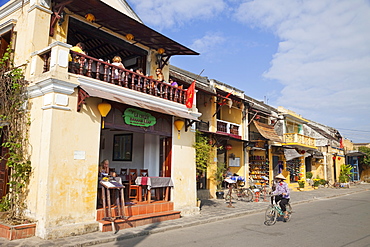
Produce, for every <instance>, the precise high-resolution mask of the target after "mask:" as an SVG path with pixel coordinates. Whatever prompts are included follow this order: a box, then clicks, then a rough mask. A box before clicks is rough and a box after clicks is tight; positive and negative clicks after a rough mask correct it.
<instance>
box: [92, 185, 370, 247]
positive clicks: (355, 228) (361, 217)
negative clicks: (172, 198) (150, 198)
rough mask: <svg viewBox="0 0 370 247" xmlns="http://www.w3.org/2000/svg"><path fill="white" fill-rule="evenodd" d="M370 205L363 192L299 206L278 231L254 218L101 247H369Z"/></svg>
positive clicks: (369, 193) (260, 216) (259, 217)
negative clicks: (289, 219)
mask: <svg viewBox="0 0 370 247" xmlns="http://www.w3.org/2000/svg"><path fill="white" fill-rule="evenodd" d="M369 205H370V191H365V192H361V193H358V194H351V195H347V196H343V197H335V198H329V199H321V200H316V201H313V202H311V203H304V204H298V205H295V206H294V213H293V216H292V219H291V221H290V222H287V223H284V222H283V221H278V222H277V223H276V224H275V225H274V226H265V225H264V224H263V221H264V213H256V214H252V215H247V216H242V217H238V218H233V219H228V220H222V221H218V222H213V223H208V224H204V225H197V226H193V227H188V228H183V229H176V230H173V231H166V232H162V233H158V234H151V235H147V236H140V237H136V238H132V239H126V240H122V241H118V242H112V243H106V244H102V245H97V246H106V247H112V246H123V247H125V246H130V247H131V246H135V247H172V246H189V247H197V246H199V247H200V246H202V247H204V246H213V247H218V246H220V247H221V246H222V247H223V246H246V245H248V246H261V245H263V246H278V245H283V246H292V247H296V246H300V247H306V246H307V247H312V246H321V247H332V246H336V247H339V246H343V247H344V246H348V247H349V246H356V247H360V246H370V234H369V233H370V231H369V229H370V212H369ZM279 243H280V244H279Z"/></svg>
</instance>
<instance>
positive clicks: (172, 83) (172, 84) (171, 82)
mask: <svg viewBox="0 0 370 247" xmlns="http://www.w3.org/2000/svg"><path fill="white" fill-rule="evenodd" d="M169 81H170V85H171V86H173V87H177V86H178V85H179V84H177V82H175V81H173V80H172V79H171V78H170V80H169Z"/></svg>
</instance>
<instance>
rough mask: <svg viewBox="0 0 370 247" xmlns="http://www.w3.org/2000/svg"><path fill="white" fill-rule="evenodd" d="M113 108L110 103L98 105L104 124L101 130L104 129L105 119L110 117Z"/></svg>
mask: <svg viewBox="0 0 370 247" xmlns="http://www.w3.org/2000/svg"><path fill="white" fill-rule="evenodd" d="M111 108H112V106H111V105H110V104H109V103H106V102H103V103H100V104H99V105H98V110H99V112H100V115H101V116H102V117H103V122H102V126H101V128H102V129H104V118H105V117H106V116H107V115H108V113H109V111H110V109H111Z"/></svg>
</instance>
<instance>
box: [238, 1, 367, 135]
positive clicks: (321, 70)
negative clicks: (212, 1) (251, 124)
mask: <svg viewBox="0 0 370 247" xmlns="http://www.w3.org/2000/svg"><path fill="white" fill-rule="evenodd" d="M369 13H370V3H369V1H367V0H352V1H346V0H336V1H333V0H310V1H300V0H290V1H286V0H265V1H247V2H244V3H243V4H241V5H240V6H239V8H238V10H237V11H236V14H235V16H236V18H238V20H239V21H241V22H244V23H248V24H249V25H252V26H254V27H259V28H264V29H268V30H271V31H272V32H274V33H275V35H276V36H277V37H278V38H279V39H280V40H281V42H280V43H279V48H278V51H277V52H276V54H275V55H274V57H273V59H272V61H271V66H270V68H269V69H268V70H267V71H266V72H265V73H264V77H266V78H267V79H273V80H278V81H279V82H280V83H282V84H283V85H284V89H283V90H282V92H281V97H280V98H279V99H278V100H277V102H276V103H277V104H278V105H283V106H285V107H287V108H292V110H295V111H297V113H299V114H302V115H303V116H304V117H307V118H310V117H315V118H316V119H312V120H314V121H318V122H321V123H324V124H328V125H331V126H333V127H340V126H347V128H349V129H351V128H352V129H353V128H356V126H357V127H358V128H360V124H362V126H361V127H363V126H364V125H363V124H364V123H365V122H366V123H367V122H369V121H370V114H369V107H370V45H369V44H370V32H369V27H370V14H369ZM360 109H361V110H360ZM365 109H367V110H366V112H363V111H364V110H365ZM317 112H319V114H320V115H317ZM305 114H306V115H305ZM340 117H343V119H341V120H342V121H343V122H337V120H338V119H339V118H340ZM345 124H346V125H345ZM367 130H369V127H367ZM368 141H370V140H368Z"/></svg>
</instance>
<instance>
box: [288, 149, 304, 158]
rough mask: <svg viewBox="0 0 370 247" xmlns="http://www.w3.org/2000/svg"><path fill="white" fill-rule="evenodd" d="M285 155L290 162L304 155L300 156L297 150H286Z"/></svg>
mask: <svg viewBox="0 0 370 247" xmlns="http://www.w3.org/2000/svg"><path fill="white" fill-rule="evenodd" d="M284 155H285V159H286V160H287V161H288V160H292V159H295V158H298V157H301V156H302V155H301V154H299V153H298V152H297V150H295V149H284Z"/></svg>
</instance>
